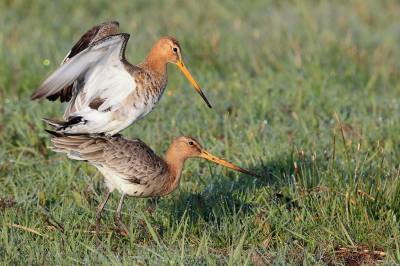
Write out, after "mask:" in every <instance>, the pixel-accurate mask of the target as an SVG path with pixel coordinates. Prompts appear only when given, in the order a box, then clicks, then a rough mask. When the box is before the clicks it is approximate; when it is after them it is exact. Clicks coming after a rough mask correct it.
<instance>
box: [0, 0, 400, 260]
mask: <svg viewBox="0 0 400 266" xmlns="http://www.w3.org/2000/svg"><path fill="white" fill-rule="evenodd" d="M399 14H400V4H399V2H398V1H374V0H354V1H311V0H309V1H267V0H263V1H194V0H187V1H179V0H177V1H103V0H100V1H81V0H79V1H43V0H37V1H23V0H14V1H13V0H3V1H1V2H0V184H1V186H0V203H1V205H0V207H1V212H0V223H1V224H2V226H3V230H2V233H0V234H1V237H0V239H1V244H0V257H2V258H3V260H0V263H1V262H2V261H3V263H5V264H9V263H12V262H14V263H16V264H19V263H22V261H24V260H26V261H29V263H32V264H38V263H42V262H43V263H44V264H54V263H59V260H60V259H63V260H64V259H65V261H66V264H69V263H70V264H73V263H76V262H80V263H84V264H91V263H94V264H96V263H114V264H130V263H138V264H141V263H142V262H143V263H145V264H150V265H151V264H154V263H161V264H162V263H164V264H168V263H171V264H174V263H186V264H191V263H194V262H196V263H200V264H213V262H214V263H216V264H231V265H233V264H235V263H236V265H239V264H240V265H243V264H245V263H249V264H257V263H260V265H261V264H263V263H267V264H273V263H274V262H276V263H278V264H279V263H284V262H286V263H300V262H308V263H311V262H318V263H322V264H324V263H327V264H329V263H331V262H332V261H340V259H341V257H340V256H338V257H335V256H333V255H329V256H328V255H327V254H334V253H329V252H330V251H333V250H337V249H338V245H353V246H362V245H367V244H368V245H370V246H369V249H371V250H372V249H374V248H376V249H379V250H384V251H385V252H387V256H383V257H373V256H372V257H371V258H372V260H374V261H377V260H381V259H384V260H386V261H387V262H392V263H393V262H394V261H396V259H399V258H400V253H399V241H398V238H396V236H398V229H396V226H395V224H396V219H397V220H398V219H399V194H400V192H399V189H400V188H399V181H398V178H397V175H398V165H399V163H400V156H399V155H400V154H399V152H400V149H399V145H398V142H399V138H400V134H399V132H400V125H399V122H398V121H399V119H400V115H399V113H400V112H399V110H398V109H399V101H400V97H399V94H400V83H399V69H400V68H399V64H400V55H399V49H398V43H399V41H400V26H399V25H400V16H399ZM112 20H115V21H118V22H119V23H120V32H126V33H129V34H130V35H131V38H130V40H129V42H128V45H127V49H126V58H127V59H128V61H129V62H131V63H132V64H138V63H140V62H142V61H143V60H144V59H145V58H146V55H147V53H148V52H149V50H150V48H151V47H152V45H153V44H154V43H155V42H156V41H157V40H158V39H159V38H160V37H162V36H165V35H170V36H173V37H175V38H176V39H177V40H178V41H179V43H180V45H181V47H182V52H183V60H184V62H185V64H186V66H187V67H188V69H189V71H190V72H191V74H192V75H193V77H194V78H195V80H196V82H197V83H198V84H199V85H200V87H201V88H202V90H203V92H204V93H205V95H206V96H207V98H208V99H209V101H210V103H211V105H212V106H213V109H209V108H207V106H206V104H205V103H204V102H203V100H202V99H201V98H200V97H199V95H198V94H197V93H196V92H195V90H194V89H193V87H192V85H191V84H190V83H189V82H188V81H187V79H186V78H185V77H184V75H183V74H182V73H181V72H180V70H179V69H178V68H177V67H175V66H169V68H168V70H169V80H168V86H167V88H166V91H171V94H170V95H169V94H167V93H165V94H164V96H163V97H162V99H161V101H160V103H159V104H158V106H157V108H156V109H155V110H154V111H153V112H152V113H151V114H150V115H148V116H146V117H145V118H144V119H143V120H142V121H140V122H138V123H136V124H134V125H133V126H131V127H130V128H128V129H127V130H125V131H123V132H122V134H124V135H125V136H127V137H132V138H133V137H139V138H140V139H142V140H143V141H144V142H146V143H147V144H148V145H149V146H150V147H151V148H152V149H154V150H155V152H156V153H157V154H159V155H161V156H162V157H163V155H164V154H165V152H166V150H167V148H168V146H169V144H170V143H171V141H172V140H173V138H174V137H176V136H178V135H180V134H185V135H190V136H192V137H194V138H196V139H198V140H199V141H200V143H201V144H202V145H203V147H204V148H206V149H207V150H208V151H209V152H211V153H213V154H215V155H216V156H220V157H224V158H226V159H227V160H228V161H231V162H232V163H234V164H236V165H238V166H240V167H243V168H245V169H251V170H252V171H255V172H258V173H259V174H261V175H262V176H263V178H262V179H261V180H257V181H256V180H254V179H253V178H252V177H248V176H245V175H242V174H238V173H233V172H230V171H226V170H225V169H222V168H221V167H219V166H216V165H214V164H212V163H206V162H204V161H202V160H194V159H193V160H188V162H187V163H186V164H185V170H184V173H183V176H182V182H181V186H180V188H179V189H178V190H177V191H176V192H174V193H173V194H171V195H170V196H167V197H164V198H163V199H161V201H160V203H159V204H158V206H157V207H156V208H155V210H154V212H155V213H153V214H151V213H150V212H146V213H143V212H145V211H146V208H147V205H146V204H147V200H139V199H129V200H127V203H126V204H125V207H124V211H125V214H124V217H125V218H124V219H126V220H125V221H127V223H130V224H133V227H135V228H136V227H140V221H142V223H144V222H143V219H145V220H146V219H147V220H149V221H150V223H151V224H158V225H160V226H161V227H163V228H166V229H165V230H166V231H165V232H164V233H163V234H162V235H160V236H157V237H158V238H159V239H160V240H156V237H155V235H152V234H151V232H153V233H155V234H158V231H157V232H154V231H151V226H147V225H146V224H145V225H143V224H142V225H143V227H144V229H143V230H144V232H142V231H140V230H139V231H138V233H135V236H134V237H135V238H138V239H139V241H138V242H135V241H133V238H134V237H133V236H131V238H129V237H123V236H121V235H118V234H117V233H114V234H109V235H104V237H103V240H104V241H106V242H105V244H104V246H102V249H101V251H95V248H94V239H95V238H94V237H93V235H92V234H88V233H83V232H82V231H79V230H77V231H73V230H75V229H76V228H77V227H78V226H81V227H84V228H89V227H90V226H91V225H93V224H94V216H95V211H96V206H97V205H98V202H99V201H100V200H101V199H102V197H104V187H105V186H104V185H103V184H101V183H98V182H97V180H98V178H100V174H99V173H98V172H97V170H96V169H95V168H94V167H91V166H87V165H84V164H82V163H77V162H75V161H72V160H68V159H67V158H66V157H65V156H63V155H59V154H55V153H53V152H51V151H50V150H48V149H46V145H50V136H49V135H48V134H46V133H45V132H44V131H43V130H44V129H48V126H46V125H45V123H44V122H42V121H40V120H39V118H40V117H47V118H61V117H62V115H63V113H64V110H65V108H66V104H61V103H59V102H55V103H52V102H48V101H45V100H41V101H35V102H31V101H29V97H30V95H31V93H32V92H33V91H34V90H35V89H36V88H37V87H38V85H39V84H40V82H41V81H43V79H44V78H45V77H46V76H47V75H49V74H50V73H51V72H52V71H53V70H54V69H55V68H56V67H57V66H58V65H59V63H60V62H61V61H62V60H63V58H64V56H65V55H66V54H67V52H68V51H69V50H70V49H71V47H72V46H73V45H74V44H75V42H76V41H77V40H78V39H79V38H80V37H81V36H82V35H83V34H84V33H85V32H86V31H87V30H88V29H90V28H91V27H93V26H95V25H97V24H100V23H102V22H106V21H112ZM334 111H336V112H337V114H338V117H339V118H340V121H341V123H342V129H343V134H344V136H345V139H346V144H345V145H344V144H343V141H342V137H341V131H340V128H339V125H338V123H337V120H336V118H335V116H334ZM334 131H335V132H336V139H335V145H334ZM358 149H359V150H358ZM333 152H335V153H336V157H335V160H332V158H333V157H332V154H333ZM294 162H297V165H298V167H299V171H300V174H299V176H297V175H296V172H295V168H294V164H293V163H294ZM295 176H296V177H298V180H297V182H299V180H302V181H301V182H299V183H300V184H299V185H301V186H302V187H303V188H304V191H305V190H307V189H312V188H316V187H324V186H325V187H328V188H329V189H330V191H331V192H332V191H336V192H337V193H336V192H335V193H336V194H335V193H333V192H332V193H333V194H330V193H329V194H326V193H325V194H319V197H310V198H308V199H307V200H306V199H304V195H303V194H301V193H302V192H301V190H300V188H298V187H297V184H295V183H294V181H293V180H294V178H295ZM93 177H95V178H94V179H93V180H95V181H93V180H92V179H91V178H93ZM348 188H349V189H350V192H349V193H350V194H349V195H350V196H351V197H353V198H355V199H358V200H360V201H362V202H363V203H362V204H361V203H359V204H351V203H349V196H347V197H345V196H344V195H345V194H346V193H347V191H348V190H347V189H348ZM357 190H362V191H363V192H365V193H367V194H369V195H372V196H373V197H374V200H369V201H368V199H367V197H364V198H362V197H361V196H360V197H361V198H358V195H360V194H359V193H357ZM278 192H279V193H281V194H279V193H278ZM115 194H118V193H115ZM277 195H281V196H282V195H284V196H285V197H288V198H290V200H289V203H288V202H280V201H279V200H276V198H277ZM302 195H303V198H302ZM279 197H280V196H279ZM279 197H278V198H279ZM271 199H273V200H272V201H271ZM364 201H365V202H364ZM7 202H8V203H7ZM12 202H14V203H12ZM117 202H118V195H113V197H112V199H111V200H110V201H109V203H108V205H107V206H109V211H108V213H107V212H106V214H104V215H103V220H102V223H103V224H106V225H109V226H111V225H112V224H113V223H114V222H115V218H114V213H113V212H112V211H111V209H112V210H114V209H115V207H116V205H117ZM293 202H296V204H297V203H298V204H300V205H301V206H302V208H300V209H296V208H295V209H296V210H295V211H285V210H286V207H287V206H289V205H290V204H293ZM327 203H328V204H327ZM348 204H349V205H348ZM2 206H3V207H2ZM131 206H134V207H131ZM193 206H196V207H193ZM290 206H292V205H290ZM142 211H143V212H142ZM364 213H366V214H367V216H365V215H364ZM260 214H261V216H260ZM185 215H186V216H185ZM322 216H329V217H333V216H340V217H341V218H339V220H340V219H341V220H340V222H339V221H338V219H333V218H332V219H330V220H329V221H325V220H324V221H322V220H321V221H319V222H318V223H317V222H315V219H313V217H314V218H315V217H322ZM43 217H47V218H43ZM257 217H262V218H257ZM299 217H301V219H302V220H303V223H299V222H298V221H299V219H298V218H299ZM346 217H347V219H346ZM366 217H367V218H366ZM368 217H369V218H368ZM393 217H394V218H393ZM396 217H397V218H396ZM46 219H48V220H46ZM49 219H50V220H51V219H53V220H54V221H58V222H59V223H61V224H62V225H63V226H65V228H66V229H65V230H67V229H68V230H70V233H69V234H68V236H67V235H65V234H64V233H63V232H61V231H60V230H50V229H46V228H45V226H48V222H47V221H49ZM129 219H131V220H129ZM186 219H187V220H186ZM257 219H259V220H257ZM296 219H297V220H296ZM301 219H300V220H301ZM53 220H52V221H53ZM147 220H146V221H147ZM289 220H291V221H296V222H292V223H290V224H289V225H288V224H287V222H288V221H289ZM260 221H262V222H260ZM266 222H268V223H269V224H270V225H271V226H270V228H269V229H268V228H267V229H265V228H266V226H265V224H266ZM342 222H343V223H344V225H343V223H342ZM53 223H54V222H53ZM6 224H19V225H22V226H25V227H29V228H32V229H35V230H37V231H39V232H41V233H42V234H47V235H49V236H51V237H53V241H50V240H48V239H47V238H45V237H41V236H38V235H35V234H31V233H28V232H27V231H26V230H21V229H15V228H13V227H10V226H6ZM259 224H260V225H259ZM261 224H262V225H261ZM382 224H385V226H384V227H381V225H382ZM180 225H184V226H180ZM179 226H180V227H179ZM367 226H368V227H367ZM391 226H393V227H391ZM183 228H185V230H184V231H183ZM254 228H256V229H254ZM260 228H261V229H260ZM263 228H264V229H265V230H264V229H263ZM285 228H286V229H287V230H290V233H288V231H287V230H286V229H285ZM343 228H347V229H346V230H343ZM365 228H369V229H370V231H368V232H367V231H366V230H365ZM360 231H362V232H363V233H360ZM175 232H178V233H176V236H175ZM150 235H151V236H152V237H149V236H150ZM106 238H107V239H106ZM349 239H350V240H349ZM107 241H108V242H107ZM159 241H165V243H164V244H160V242H159ZM168 241H170V242H168ZM135 243H136V244H135ZM288 243H289V244H288ZM371 243H372V246H371ZM374 245H378V246H374ZM1 246H2V247H1ZM97 252H99V256H97V257H96V259H93V261H92V256H93V254H94V253H97ZM49 254H52V255H53V256H52V257H49ZM352 254H353V253H352ZM46 255H47V256H46ZM363 256H364V255H363ZM363 258H364V257H362V259H363ZM368 258H369V257H368ZM66 259H68V260H66Z"/></svg>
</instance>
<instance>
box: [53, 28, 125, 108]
mask: <svg viewBox="0 0 400 266" xmlns="http://www.w3.org/2000/svg"><path fill="white" fill-rule="evenodd" d="M118 29H119V23H118V22H116V21H111V22H105V23H102V24H99V25H97V26H94V27H93V28H91V29H90V30H88V31H87V32H86V33H85V34H84V35H83V36H82V37H81V38H80V39H79V41H78V42H77V43H76V44H75V45H74V47H72V49H71V51H70V52H69V53H68V54H67V56H66V57H65V58H64V60H63V61H62V62H61V65H62V64H63V63H64V62H66V61H68V60H69V59H70V58H72V57H74V56H75V55H77V54H79V53H80V52H82V51H83V50H85V49H86V48H87V47H89V45H92V44H93V43H95V42H97V41H99V40H101V39H103V38H105V37H107V36H110V35H114V34H117V33H118ZM73 91H74V83H73V84H71V85H69V86H67V87H65V88H64V89H62V90H61V91H59V92H57V93H55V94H52V95H49V96H47V97H46V98H47V99H48V100H50V101H56V100H57V99H58V98H60V101H61V102H69V101H70V100H71V98H72V94H73Z"/></svg>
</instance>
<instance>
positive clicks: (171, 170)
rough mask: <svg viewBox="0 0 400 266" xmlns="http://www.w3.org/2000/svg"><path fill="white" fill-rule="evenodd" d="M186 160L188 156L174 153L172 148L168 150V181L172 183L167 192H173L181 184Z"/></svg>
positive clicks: (166, 160)
mask: <svg viewBox="0 0 400 266" xmlns="http://www.w3.org/2000/svg"><path fill="white" fill-rule="evenodd" d="M185 161H186V158H184V157H182V156H181V155H179V154H176V153H172V152H170V150H168V152H167V154H166V155H165V162H166V163H167V166H168V182H169V184H170V185H169V189H168V193H166V194H169V193H171V192H172V191H174V190H175V189H176V188H177V187H178V186H179V182H180V181H181V175H182V169H183V165H184V163H185Z"/></svg>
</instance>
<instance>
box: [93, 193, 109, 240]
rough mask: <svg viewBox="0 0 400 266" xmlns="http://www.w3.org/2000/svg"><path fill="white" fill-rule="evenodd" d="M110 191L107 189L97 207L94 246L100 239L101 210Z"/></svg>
mask: <svg viewBox="0 0 400 266" xmlns="http://www.w3.org/2000/svg"><path fill="white" fill-rule="evenodd" d="M111 193H112V190H109V191H108V193H107V195H106V197H105V199H104V200H103V201H102V202H101V203H100V205H99V207H98V208H97V213H96V238H97V239H96V248H98V247H99V245H100V241H99V234H100V219H101V212H102V211H103V209H104V206H106V203H107V201H108V199H109V198H110V195H111Z"/></svg>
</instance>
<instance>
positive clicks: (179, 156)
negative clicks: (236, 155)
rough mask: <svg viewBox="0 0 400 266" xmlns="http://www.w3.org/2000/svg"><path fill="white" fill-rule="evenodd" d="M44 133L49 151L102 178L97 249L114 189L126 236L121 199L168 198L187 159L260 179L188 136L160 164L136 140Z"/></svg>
mask: <svg viewBox="0 0 400 266" xmlns="http://www.w3.org/2000/svg"><path fill="white" fill-rule="evenodd" d="M46 131H47V132H48V133H50V134H51V135H53V136H54V138H53V139H52V142H53V143H54V146H52V147H49V148H51V149H52V150H53V151H55V152H63V153H66V154H67V155H68V157H69V158H71V159H75V160H78V161H84V162H88V163H90V164H92V165H94V166H96V167H97V169H99V171H100V172H101V173H102V174H103V175H104V178H105V182H106V185H107V187H108V189H109V191H108V193H107V195H106V197H105V199H104V200H103V201H102V202H101V203H100V205H99V207H98V210H97V214H96V235H97V246H98V245H99V240H98V237H99V231H100V219H101V212H102V210H103V208H104V206H105V205H106V202H107V200H108V198H109V197H110V195H111V193H112V192H113V190H114V189H117V190H118V191H119V192H120V193H121V199H120V201H119V205H118V208H117V212H116V218H117V220H118V222H119V223H120V225H121V226H122V228H123V229H124V231H125V232H126V233H127V235H129V229H128V227H127V226H126V225H125V223H124V222H123V221H122V219H121V208H122V203H123V201H124V198H125V196H126V195H128V196H131V197H137V198H147V197H159V196H165V195H168V194H170V193H171V192H173V191H174V190H175V189H176V188H177V187H178V185H179V182H180V180H181V174H182V168H183V164H184V163H185V161H186V159H188V158H205V159H207V160H210V161H213V162H216V163H218V164H221V165H223V166H226V167H229V168H231V169H233V170H236V171H239V172H242V173H245V174H248V175H252V176H255V177H258V178H259V177H260V176H259V175H256V174H253V173H251V172H249V171H246V170H243V169H241V168H239V167H237V166H235V165H233V164H231V163H228V162H226V161H224V160H222V159H219V158H218V157H216V156H214V155H212V154H210V153H208V152H207V151H205V150H204V149H203V148H202V147H201V146H200V144H199V143H198V142H197V141H196V140H195V139H193V138H191V137H188V136H179V137H177V138H176V139H175V140H174V141H173V142H172V144H171V145H170V146H169V149H168V151H167V154H166V155H165V160H163V159H161V157H159V156H158V155H157V154H155V153H154V152H153V150H151V149H150V148H149V147H148V146H147V145H146V144H145V143H144V142H142V141H141V140H140V139H138V138H136V139H128V138H126V137H124V136H122V135H119V134H118V135H115V136H105V135H104V136H98V137H90V136H83V135H80V136H78V135H69V136H68V135H66V134H63V133H57V132H52V131H48V130H46Z"/></svg>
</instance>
